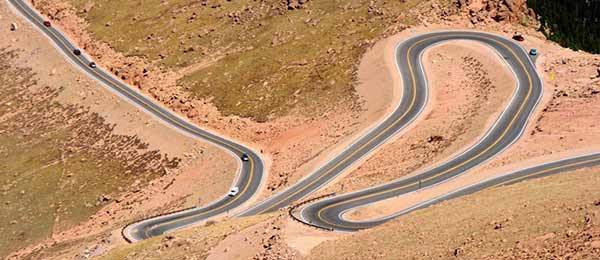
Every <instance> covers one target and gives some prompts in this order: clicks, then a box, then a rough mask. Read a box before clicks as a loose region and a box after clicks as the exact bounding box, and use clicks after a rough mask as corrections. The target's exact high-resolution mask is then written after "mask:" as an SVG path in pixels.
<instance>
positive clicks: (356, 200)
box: [300, 153, 600, 231]
mask: <svg viewBox="0 0 600 260" xmlns="http://www.w3.org/2000/svg"><path fill="white" fill-rule="evenodd" d="M598 165H600V153H593V154H588V155H581V156H576V157H572V158H568V159H562V160H558V161H553V162H548V163H544V164H540V165H537V166H534V167H531V168H527V169H523V170H519V171H515V172H511V173H508V174H503V175H500V176H496V177H493V178H490V179H486V180H483V181H480V182H478V183H474V184H472V185H469V186H466V187H463V188H460V189H457V190H455V191H452V192H450V193H447V194H444V195H442V196H439V197H436V198H433V199H430V200H426V201H423V202H420V203H418V204H416V205H413V206H411V207H409V208H406V209H404V210H402V211H400V212H398V213H395V214H392V215H389V216H386V217H383V218H379V219H375V220H369V221H350V220H346V219H344V217H343V215H344V213H346V212H348V211H350V210H352V209H356V208H359V207H362V206H366V205H369V204H372V203H375V202H378V201H382V200H385V199H387V198H391V197H395V196H399V195H402V194H407V193H410V192H414V191H417V190H418V189H419V188H418V187H417V186H414V185H410V184H409V185H404V183H402V182H396V183H391V184H388V185H384V186H380V187H375V188H369V189H365V190H362V191H358V192H353V193H349V194H345V195H341V196H336V197H333V198H328V199H325V200H321V201H318V202H315V203H312V204H309V205H307V206H305V207H304V208H302V210H301V211H300V219H301V221H303V222H304V223H306V224H308V225H311V226H316V227H319V228H323V229H329V230H337V231H357V230H361V229H366V228H371V227H374V226H377V225H380V224H383V223H385V222H387V221H390V220H392V219H394V218H396V217H399V216H402V215H405V214H408V213H410V212H413V211H415V210H419V209H423V208H427V207H429V206H431V205H434V204H437V203H440V202H442V201H446V200H450V199H454V198H457V197H461V196H465V195H468V194H472V193H475V192H477V191H480V190H483V189H486V188H490V187H497V186H501V185H510V184H514V183H517V182H521V181H524V180H529V179H534V178H541V177H546V176H550V175H554V174H558V173H565V172H570V171H574V170H577V169H581V168H586V167H593V166H598ZM390 186H393V187H390ZM426 188H427V187H426Z"/></svg>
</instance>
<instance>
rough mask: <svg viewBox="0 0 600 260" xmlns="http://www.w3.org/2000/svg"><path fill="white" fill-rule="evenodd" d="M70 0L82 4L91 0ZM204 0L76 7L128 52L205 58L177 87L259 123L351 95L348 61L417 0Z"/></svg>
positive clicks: (180, 62) (168, 61) (179, 61)
mask: <svg viewBox="0 0 600 260" xmlns="http://www.w3.org/2000/svg"><path fill="white" fill-rule="evenodd" d="M68 2H71V3H72V4H73V5H74V6H75V7H76V8H77V10H83V8H84V7H86V4H87V3H88V2H90V1H87V0H68ZM163 2H164V3H163ZM202 2H203V1H192V0H172V1H168V2H165V1H159V0H144V1H142V0H133V1H108V0H101V1H95V5H94V7H93V8H91V10H90V11H89V12H87V13H83V12H80V14H81V16H83V17H85V18H86V19H87V20H88V21H89V23H90V27H89V31H91V32H92V33H93V35H94V36H95V37H96V38H98V39H99V40H102V41H105V42H108V43H109V44H110V45H111V46H113V47H114V48H115V49H116V50H117V51H120V52H122V53H125V54H126V55H137V56H142V57H145V58H146V59H148V60H150V61H155V62H157V63H158V64H160V65H161V66H164V67H166V68H168V69H173V70H178V69H180V68H183V67H187V66H190V65H194V64H196V65H197V64H205V65H206V64H207V65H206V66H200V68H198V69H195V70H190V71H189V72H188V73H187V75H185V77H184V78H183V79H181V80H180V82H179V83H180V85H182V86H183V87H184V89H188V90H189V91H191V92H193V94H195V95H196V96H198V97H201V98H213V99H212V100H213V102H214V103H215V104H216V105H217V107H218V108H219V109H220V111H222V112H223V113H224V114H225V115H230V114H235V115H240V116H244V117H252V118H254V119H256V120H259V121H262V120H266V119H268V118H269V117H273V116H279V115H282V114H286V113H288V112H289V111H290V110H291V109H293V108H301V110H302V112H304V113H306V114H313V115H314V114H315V113H317V112H319V111H323V110H325V109H327V108H331V107H333V106H335V104H337V103H338V102H344V101H354V100H355V97H354V95H353V88H352V80H353V68H354V66H355V64H357V63H358V61H359V58H360V56H361V55H362V53H363V51H364V49H365V47H366V46H367V45H368V44H365V42H366V41H367V40H372V39H374V38H376V37H378V36H379V35H380V34H381V33H382V32H383V31H384V30H385V29H386V28H387V27H388V26H390V25H393V24H394V23H395V22H397V21H401V22H404V23H411V19H410V17H409V16H405V14H406V10H408V9H409V8H411V7H413V6H415V5H416V4H417V3H418V2H420V1H416V0H410V1H406V3H402V1H381V0H376V1H372V0H352V1H347V0H331V1H309V2H308V3H307V4H305V7H306V8H304V9H299V10H287V7H286V6H285V5H284V4H283V3H284V2H285V1H280V0H267V1H251V0H242V1H206V2H207V3H208V4H206V5H203V4H202ZM370 2H372V3H373V4H374V5H373V7H369V3H370ZM217 3H218V4H217ZM215 6H218V7H215ZM194 14H195V15H194ZM401 15H402V16H401ZM191 17H196V18H194V19H191ZM107 24H108V25H109V26H107ZM192 49H193V51H190V50H192ZM161 56H162V57H163V58H160V57H161ZM214 60H216V61H215V62H214V63H210V61H214Z"/></svg>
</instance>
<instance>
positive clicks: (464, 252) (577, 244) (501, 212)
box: [304, 167, 600, 259]
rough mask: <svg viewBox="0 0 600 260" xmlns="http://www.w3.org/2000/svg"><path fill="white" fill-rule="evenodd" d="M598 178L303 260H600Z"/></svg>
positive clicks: (557, 180) (362, 236) (403, 226)
mask: <svg viewBox="0 0 600 260" xmlns="http://www.w3.org/2000/svg"><path fill="white" fill-rule="evenodd" d="M598 171H599V169H598V167H596V168H594V169H585V170H579V171H577V172H573V173H568V174H564V175H555V176H551V177H548V178H542V179H536V180H531V181H526V182H523V183H519V184H515V185H511V186H503V187H498V188H494V189H489V190H484V191H482V192H479V193H476V194H472V195H469V196H467V197H463V198H459V199H455V200H451V201H447V202H443V203H441V204H438V205H435V206H432V207H430V208H427V209H424V210H420V211H417V212H414V213H411V214H409V215H406V216H403V217H402V218H399V219H396V220H393V221H391V222H389V223H386V224H384V225H382V226H379V227H375V228H373V229H370V230H365V231H360V232H357V233H353V234H350V235H347V236H345V237H342V238H340V239H338V240H335V241H327V242H324V243H322V244H321V245H319V246H317V247H316V248H314V249H313V250H312V251H311V252H310V255H309V256H307V257H305V258H304V259H370V258H378V259H415V258H416V259H423V258H426V259H430V258H441V259H453V258H458V259H539V258H551V259H561V258H572V259H594V258H595V257H596V256H598V254H600V246H599V243H600V236H599V235H600V234H599V233H598V231H599V230H600V219H599V216H600V215H599V214H600V207H599V206H598V205H599V203H598V196H593V195H592V196H590V194H596V195H597V194H600V193H599V192H600V191H599V190H598V187H600V186H598V185H599V184H600V183H599V181H600V178H599V176H600V175H598V174H597V173H598ZM574 187H576V188H574ZM332 248H335V250H331V249H332Z"/></svg>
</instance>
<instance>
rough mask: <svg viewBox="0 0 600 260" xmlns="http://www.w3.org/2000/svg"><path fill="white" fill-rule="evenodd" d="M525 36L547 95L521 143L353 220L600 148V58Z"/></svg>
mask: <svg viewBox="0 0 600 260" xmlns="http://www.w3.org/2000/svg"><path fill="white" fill-rule="evenodd" d="M526 39H527V40H526V41H525V42H524V43H523V45H524V47H526V48H534V47H535V48H538V49H539V50H541V51H542V56H541V57H540V58H539V59H538V61H537V64H536V65H537V67H538V71H539V72H540V73H541V75H542V77H543V81H544V96H543V98H542V100H541V101H540V104H539V105H538V108H537V109H536V112H535V113H534V114H533V116H532V119H531V120H530V123H529V125H528V127H527V129H526V130H525V131H524V134H523V136H522V137H521V139H520V140H519V141H517V143H515V144H514V145H513V146H511V147H510V148H509V149H507V150H506V151H505V152H504V153H502V154H501V155H499V156H498V157H496V158H495V159H493V160H492V161H490V162H489V163H487V164H486V165H484V166H482V167H480V168H478V169H475V170H473V171H471V172H468V173H467V174H465V175H464V176H462V177H460V178H456V179H454V180H452V181H451V182H449V183H445V184H444V185H440V186H436V187H435V188H433V189H427V190H424V191H420V192H417V193H414V194H410V195H409V196H403V197H400V198H394V199H389V200H386V201H385V202H382V203H376V204H373V205H370V206H367V207H363V208H361V209H359V210H355V211H350V212H348V213H347V214H346V217H348V218H350V219H354V220H361V219H370V218H378V217H382V216H385V215H389V214H391V213H394V212H397V211H399V210H401V209H403V208H405V207H406V206H410V205H413V204H414V203H416V202H418V201H419V200H422V199H426V198H432V197H433V196H437V195H441V194H442V193H445V192H447V191H450V190H452V189H455V188H457V187H460V186H464V185H467V184H470V183H473V182H476V181H478V180H482V179H485V178H489V177H491V176H495V175H500V174H505V173H507V172H511V171H514V170H516V169H520V168H523V167H527V166H531V165H534V164H535V163H541V162H544V161H548V160H552V159H560V158H564V157H568V156H573V155H577V154H585V153H589V152H592V151H598V150H600V132H599V131H598V130H597V129H596V127H595V126H596V124H597V118H596V117H595V115H596V113H595V112H594V111H598V110H599V109H600V106H598V100H599V98H600V97H599V95H598V94H597V91H598V89H600V80H599V79H598V78H597V77H596V71H595V68H597V66H598V64H600V62H599V61H600V57H598V55H595V56H594V55H589V54H585V53H579V52H573V51H570V50H566V49H563V48H561V47H558V46H556V45H555V44H553V43H547V42H546V41H543V40H540V39H538V38H536V37H535V36H530V35H527V36H526ZM592 93H596V94H592ZM565 94H566V95H565ZM585 111H588V112H585Z"/></svg>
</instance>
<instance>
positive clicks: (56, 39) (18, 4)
mask: <svg viewBox="0 0 600 260" xmlns="http://www.w3.org/2000/svg"><path fill="white" fill-rule="evenodd" d="M8 2H9V3H11V4H12V6H13V7H15V9H16V10H17V11H18V12H19V13H20V14H22V15H23V16H24V17H25V18H27V19H28V20H29V21H30V22H31V23H32V24H33V25H35V26H36V27H37V28H39V29H40V30H41V31H42V32H43V33H44V34H46V36H48V37H49V38H50V39H51V40H52V42H53V43H54V44H55V45H56V46H57V48H58V49H59V50H61V51H62V53H63V54H64V55H65V56H66V57H67V58H68V59H69V60H70V61H71V62H72V63H74V64H75V65H76V66H78V67H79V68H80V69H81V70H83V71H84V72H86V73H87V74H88V75H89V76H90V77H92V78H94V79H95V80H97V81H99V82H101V83H103V84H104V85H106V86H107V87H109V88H110V89H111V90H112V91H114V92H116V93H117V94H118V95H119V96H121V97H122V98H124V99H126V100H127V101H129V102H131V103H132V104H134V105H135V106H137V107H138V108H140V109H142V110H144V111H145V112H147V113H149V114H151V115H153V116H155V117H156V118H158V119H160V120H161V121H162V122H163V123H165V124H167V125H169V126H171V127H173V128H175V129H177V130H179V131H181V132H183V133H185V134H187V135H190V136H192V137H194V138H199V139H202V140H206V141H209V142H212V143H214V144H216V145H218V146H220V147H222V148H224V149H225V150H227V151H228V152H230V153H231V154H232V155H234V156H235V157H236V158H238V159H239V158H240V157H241V155H242V154H244V153H245V154H247V155H248V156H249V160H248V161H247V162H242V161H241V160H240V164H241V167H240V169H239V170H238V173H237V174H238V176H237V181H236V184H234V186H238V187H239V188H240V192H239V194H238V195H237V196H236V197H233V198H231V197H227V196H224V197H223V198H221V199H219V200H218V201H216V202H215V203H213V204H211V205H209V206H208V207H203V208H193V209H190V210H187V211H184V212H179V213H176V214H170V215H166V216H161V217H157V218H153V219H149V220H145V221H142V222H139V223H135V224H133V225H130V226H128V227H127V228H126V229H125V231H124V235H126V237H127V239H128V240H130V241H137V240H141V239H145V238H148V237H150V236H156V235H160V234H162V233H164V232H165V231H168V230H171V229H174V228H179V227H183V226H186V225H190V224H193V223H196V222H198V221H202V220H205V219H207V218H210V217H212V216H216V215H220V214H223V213H226V212H227V211H229V210H232V209H234V208H237V207H239V206H240V205H242V204H243V203H244V202H246V201H248V200H249V199H250V198H251V197H253V196H254V195H255V194H256V192H257V191H258V190H259V187H260V185H261V182H262V179H263V172H264V169H263V161H262V159H261V157H260V156H259V155H258V154H257V153H255V152H254V151H253V150H251V149H249V148H247V147H245V146H243V145H241V144H239V143H236V142H234V141H231V140H227V139H225V138H223V137H220V136H218V135H216V134H213V133H210V132H208V131H206V130H203V129H200V128H199V127H197V126H195V125H194V124H192V123H189V122H188V121H186V120H185V119H183V118H181V117H179V116H177V115H176V114H174V113H173V112H171V111H169V110H168V109H166V108H164V107H162V106H160V105H158V104H157V103H156V102H155V101H153V100H150V99H148V98H147V97H145V96H144V95H142V94H140V93H138V92H137V91H135V90H133V89H132V88H131V87H129V86H127V85H126V84H124V83H123V82H121V81H120V80H118V79H116V78H114V77H113V76H112V75H111V74H110V73H108V72H106V71H104V70H102V69H100V68H96V69H92V68H90V67H89V63H90V62H91V60H90V59H89V58H87V57H86V56H85V55H84V54H82V55H80V56H76V55H74V54H73V50H74V49H76V47H75V46H74V45H73V44H72V43H71V42H70V41H69V40H68V39H67V37H65V36H64V35H63V34H62V33H61V32H60V31H58V30H57V29H55V28H52V27H50V28H48V27H45V26H44V25H43V22H44V19H43V18H42V17H41V16H40V15H39V14H38V13H36V12H35V11H34V10H32V8H31V7H30V6H29V5H28V3H25V2H24V1H23V0H8ZM232 174H234V173H232Z"/></svg>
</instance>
